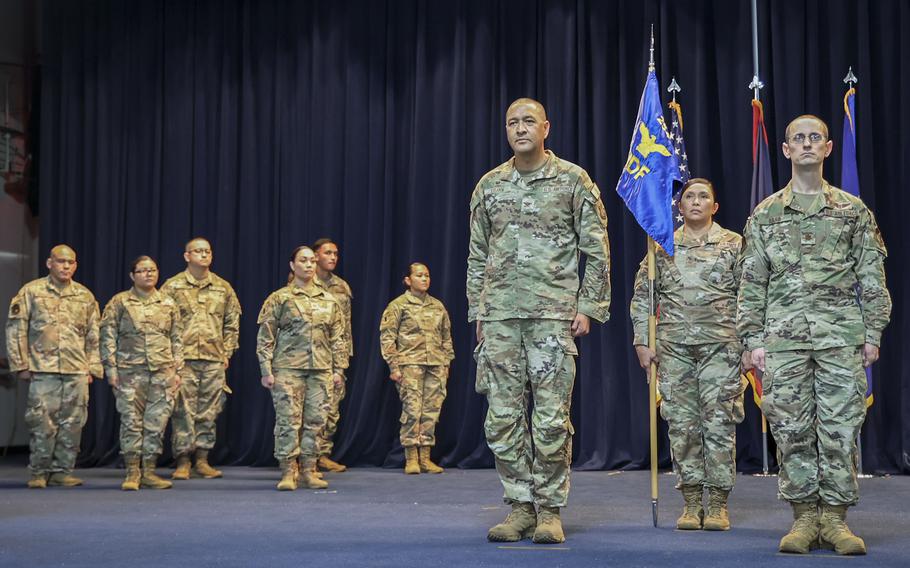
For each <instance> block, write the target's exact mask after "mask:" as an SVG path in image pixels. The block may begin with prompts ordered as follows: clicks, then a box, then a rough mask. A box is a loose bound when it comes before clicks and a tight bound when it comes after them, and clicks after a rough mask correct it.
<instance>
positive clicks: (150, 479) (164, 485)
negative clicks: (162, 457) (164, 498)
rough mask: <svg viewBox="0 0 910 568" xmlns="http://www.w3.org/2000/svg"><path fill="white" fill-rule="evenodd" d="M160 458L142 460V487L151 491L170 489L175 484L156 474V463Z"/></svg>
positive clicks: (140, 482) (140, 479)
mask: <svg viewBox="0 0 910 568" xmlns="http://www.w3.org/2000/svg"><path fill="white" fill-rule="evenodd" d="M157 461H158V456H152V457H146V458H142V476H141V477H140V478H139V486H140V487H148V488H149V489H170V488H171V487H173V485H174V484H173V483H171V482H170V481H168V480H167V479H162V478H160V477H158V476H157V475H156V474H155V462H157Z"/></svg>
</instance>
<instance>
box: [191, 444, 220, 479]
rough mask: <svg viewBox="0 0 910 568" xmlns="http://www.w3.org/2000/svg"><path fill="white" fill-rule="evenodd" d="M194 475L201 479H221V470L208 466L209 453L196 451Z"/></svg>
mask: <svg viewBox="0 0 910 568" xmlns="http://www.w3.org/2000/svg"><path fill="white" fill-rule="evenodd" d="M196 475H198V476H199V477H201V478H203V479H214V478H216V477H221V475H222V474H221V470H219V469H215V468H214V467H212V466H210V465H209V451H208V450H196Z"/></svg>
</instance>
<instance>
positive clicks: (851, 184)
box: [840, 87, 875, 408]
mask: <svg viewBox="0 0 910 568" xmlns="http://www.w3.org/2000/svg"><path fill="white" fill-rule="evenodd" d="M855 95H856V89H854V88H853V87H850V88H849V89H847V93H846V94H845V95H844V142H843V145H844V150H843V152H844V159H843V161H842V162H841V168H840V186H841V189H843V190H844V191H846V192H847V193H849V194H851V195H855V196H857V197H859V171H858V170H857V168H856V119H855V115H854V114H853V97H854V96H855ZM858 299H859V291H857V300H858ZM873 402H875V397H873V396H872V369H871V368H869V367H866V408H868V407H870V406H872V403H873Z"/></svg>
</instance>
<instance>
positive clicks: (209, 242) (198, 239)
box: [183, 237, 212, 250]
mask: <svg viewBox="0 0 910 568" xmlns="http://www.w3.org/2000/svg"><path fill="white" fill-rule="evenodd" d="M193 241H205V242H207V243H208V245H209V248H211V247H212V242H211V241H209V240H208V239H207V238H205V237H193V238H192V239H190V240H188V241H187V242H186V244H185V245H183V250H187V249H188V248H189V246H190V243H191V242H193Z"/></svg>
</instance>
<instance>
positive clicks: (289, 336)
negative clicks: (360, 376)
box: [256, 280, 348, 377]
mask: <svg viewBox="0 0 910 568" xmlns="http://www.w3.org/2000/svg"><path fill="white" fill-rule="evenodd" d="M257 323H258V324H259V335H258V336H257V337H256V355H257V356H258V357H259V369H260V372H261V373H262V376H263V377H265V376H268V375H272V374H273V373H272V370H273V369H301V370H326V369H328V370H331V371H332V372H333V373H341V372H342V371H343V370H344V369H346V368H347V367H348V352H347V350H346V345H345V344H344V319H343V317H342V315H341V307H340V306H339V305H338V301H337V300H336V299H335V296H334V295H332V294H331V293H330V292H328V291H327V290H326V289H325V288H324V287H323V286H322V285H321V284H318V283H317V282H316V280H314V281H313V283H312V284H310V285H309V286H307V287H306V288H300V287H298V286H295V285H294V284H289V285H287V286H285V287H284V288H281V289H280V290H276V291H275V292H272V294H271V295H269V297H268V298H266V300H265V303H264V304H262V310H261V311H260V312H259V318H258V320H257Z"/></svg>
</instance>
